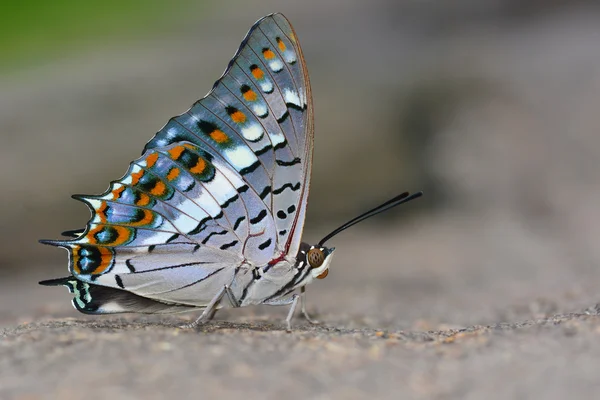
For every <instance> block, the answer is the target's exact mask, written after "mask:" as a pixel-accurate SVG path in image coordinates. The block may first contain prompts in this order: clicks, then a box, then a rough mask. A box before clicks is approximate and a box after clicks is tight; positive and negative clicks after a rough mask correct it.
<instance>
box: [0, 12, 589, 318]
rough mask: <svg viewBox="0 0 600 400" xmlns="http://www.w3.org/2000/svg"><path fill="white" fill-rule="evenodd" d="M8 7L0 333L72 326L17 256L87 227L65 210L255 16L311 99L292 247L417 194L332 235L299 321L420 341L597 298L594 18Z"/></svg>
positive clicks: (47, 263) (33, 267)
mask: <svg viewBox="0 0 600 400" xmlns="http://www.w3.org/2000/svg"><path fill="white" fill-rule="evenodd" d="M10 3H12V5H11V4H9V5H4V11H3V12H2V13H0V49H1V51H0V135H1V137H2V140H1V142H0V171H2V172H1V173H0V187H1V188H2V190H1V193H0V202H1V204H2V207H0V235H1V237H2V240H0V323H15V322H22V321H26V320H31V318H39V317H45V316H48V315H49V314H50V313H54V314H59V315H63V316H77V317H79V316H80V315H77V314H76V312H75V311H74V310H72V309H71V307H70V304H69V300H70V296H69V295H67V294H66V293H65V292H64V290H59V289H54V288H45V287H41V286H37V281H38V280H40V279H44V278H50V277H54V276H61V275H64V274H65V273H66V265H67V260H66V254H65V253H64V252H63V251H61V250H58V249H54V248H50V247H45V246H42V245H40V244H38V243H37V240H38V239H41V238H58V237H59V235H60V232H61V231H63V230H67V229H75V228H79V227H83V226H84V225H85V223H86V221H87V219H88V217H89V213H88V211H87V209H86V207H85V206H84V205H83V204H82V203H79V202H76V201H74V200H71V199H70V195H71V194H73V193H89V194H97V193H101V192H103V191H104V190H105V189H106V187H107V185H108V182H109V181H110V180H112V179H116V178H118V177H120V176H121V175H122V174H123V173H124V172H125V171H126V169H127V166H128V163H129V162H130V161H131V160H133V159H135V158H137V157H138V156H139V154H140V152H141V149H142V148H143V145H144V144H145V143H146V141H147V140H149V139H150V138H151V137H152V136H153V135H154V133H155V132H156V131H157V130H158V129H160V127H162V126H163V124H164V123H165V122H166V121H167V120H168V119H169V118H170V117H171V116H173V115H176V114H180V113H182V112H184V111H185V110H186V109H187V108H188V107H189V106H190V105H191V104H192V103H193V102H194V101H196V100H197V99H199V98H200V97H202V96H203V95H204V94H205V93H206V92H208V90H209V89H210V88H211V87H212V84H213V82H214V81H215V80H216V78H218V77H219V76H220V75H221V73H222V71H223V69H224V68H225V66H226V65H227V62H228V61H229V59H230V57H231V56H232V55H233V53H234V51H235V50H236V49H237V48H238V45H239V42H240V40H241V39H242V38H243V36H244V35H245V33H246V32H247V30H248V29H249V28H250V26H251V25H252V24H253V23H254V22H255V21H256V20H257V19H259V18H260V17H262V16H263V15H265V14H268V13H270V12H274V11H280V12H283V13H284V14H285V15H286V16H287V17H288V18H289V19H290V20H291V21H292V23H293V25H294V27H295V29H296V31H297V33H298V36H299V38H300V42H301V44H302V47H303V49H304V53H305V57H306V60H307V64H308V68H309V71H310V75H311V81H312V87H313V96H314V104H315V113H316V147H315V155H314V168H313V177H312V190H311V197H310V203H309V214H308V221H307V225H306V226H307V229H306V235H305V236H306V240H308V241H315V240H318V239H319V238H320V237H321V236H322V235H324V234H326V233H327V232H328V231H329V230H330V229H332V228H334V227H336V226H337V225H338V224H340V223H341V222H344V221H345V220H347V219H349V218H351V217H353V216H354V215H355V214H356V213H358V212H361V211H363V210H365V209H366V208H368V207H371V206H373V205H376V204H378V203H380V202H382V201H383V200H386V199H387V198H389V197H390V196H392V195H395V194H397V193H399V192H401V191H404V190H410V191H416V190H424V191H425V194H426V195H425V197H424V198H422V199H420V200H418V201H416V202H414V203H410V204H408V205H406V206H403V207H402V209H396V210H394V211H393V212H390V213H388V214H386V216H385V217H379V218H374V219H373V220H372V221H370V222H368V223H364V224H363V225H359V226H357V227H355V228H353V229H352V230H349V231H348V232H345V233H344V234H342V235H340V236H338V237H337V238H336V239H335V240H334V241H332V243H331V244H332V245H335V246H336V248H337V249H338V251H337V252H336V260H335V262H334V265H333V268H332V270H331V273H330V275H329V277H328V278H327V279H326V280H324V281H322V282H317V283H316V284H314V285H312V286H311V287H310V289H309V292H310V293H309V294H310V295H311V297H310V299H309V304H310V305H311V307H313V308H315V309H318V310H319V312H321V313H324V314H326V315H332V316H333V315H343V314H344V313H348V314H353V315H360V316H364V321H366V322H365V323H366V324H369V321H373V320H374V321H376V323H377V324H379V325H380V326H392V327H396V328H398V329H433V328H435V327H439V326H441V325H443V324H446V325H450V326H461V325H465V324H474V323H487V322H490V321H498V320H505V319H509V318H516V317H519V316H524V315H532V314H533V315H540V314H548V313H553V312H558V311H561V310H569V309H575V308H577V307H585V306H589V305H592V304H594V302H596V301H597V300H598V299H599V298H600V291H599V290H598V287H599V286H600V268H598V263H599V262H600V247H599V246H598V239H599V238H600V211H599V210H598V207H599V204H600V169H599V168H598V161H599V160H600V132H599V126H600V109H599V105H600V12H599V11H600V10H599V9H598V8H599V7H598V6H597V2H594V1H592V0H590V1H584V0H580V1H566V0H562V1H561V0H552V1H549V0H546V1H541V0H519V1H517V0H454V1H452V2H447V1H442V0H428V1H411V0H374V1H368V2H367V1H359V0H344V1H341V0H338V1H333V0H331V1H316V0H307V1H302V2H288V1H284V2H282V1H273V0H263V1H260V2H259V1H253V2H245V1H241V0H238V1H228V2H216V1H212V0H196V1H193V0H176V1H171V2H168V3H167V2H162V1H158V0H145V1H141V0H139V1H138V0H135V1H133V0H132V1H129V2H121V1H112V0H110V1H109V0H103V1H86V2H80V1H74V0H60V1H58V0H57V1H54V2H42V1H39V0H27V1H21V2H10ZM331 318H334V317H331ZM369 318H370V319H369ZM326 319H327V318H326Z"/></svg>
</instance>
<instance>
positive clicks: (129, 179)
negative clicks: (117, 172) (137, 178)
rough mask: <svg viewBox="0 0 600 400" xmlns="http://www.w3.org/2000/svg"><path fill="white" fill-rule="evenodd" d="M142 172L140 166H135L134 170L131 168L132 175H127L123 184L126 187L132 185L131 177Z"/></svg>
mask: <svg viewBox="0 0 600 400" xmlns="http://www.w3.org/2000/svg"><path fill="white" fill-rule="evenodd" d="M141 170H142V168H140V166H139V165H137V164H135V165H134V166H133V168H131V173H130V174H129V175H127V176H126V177H125V179H123V180H122V181H121V182H123V183H124V184H125V185H130V184H131V179H132V178H131V175H133V174H137V173H138V172H140V171H141Z"/></svg>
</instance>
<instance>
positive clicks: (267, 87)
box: [260, 79, 273, 93]
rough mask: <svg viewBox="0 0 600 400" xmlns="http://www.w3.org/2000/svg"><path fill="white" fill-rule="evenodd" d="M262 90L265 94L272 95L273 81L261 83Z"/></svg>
mask: <svg viewBox="0 0 600 400" xmlns="http://www.w3.org/2000/svg"><path fill="white" fill-rule="evenodd" d="M260 88H261V89H262V91H263V92H267V93H270V92H272V91H273V83H271V81H269V80H267V79H265V80H264V81H262V82H261V83H260Z"/></svg>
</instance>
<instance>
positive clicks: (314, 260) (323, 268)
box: [306, 246, 335, 279]
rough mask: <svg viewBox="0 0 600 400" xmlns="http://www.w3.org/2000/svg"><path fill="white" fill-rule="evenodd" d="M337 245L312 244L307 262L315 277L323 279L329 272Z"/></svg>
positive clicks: (307, 254)
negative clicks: (328, 246)
mask: <svg viewBox="0 0 600 400" xmlns="http://www.w3.org/2000/svg"><path fill="white" fill-rule="evenodd" d="M334 250H335V247H330V248H327V247H323V246H311V247H310V249H309V250H308V251H307V252H306V263H307V264H308V265H309V266H310V268H311V272H310V273H311V275H312V277H313V278H317V279H323V278H325V277H326V276H327V274H328V273H329V264H330V263H331V259H332V256H333V251H334Z"/></svg>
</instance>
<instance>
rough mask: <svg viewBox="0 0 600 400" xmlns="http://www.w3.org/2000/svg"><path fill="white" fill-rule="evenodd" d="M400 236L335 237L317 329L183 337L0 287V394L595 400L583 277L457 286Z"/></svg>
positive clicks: (53, 296)
mask: <svg viewBox="0 0 600 400" xmlns="http://www.w3.org/2000/svg"><path fill="white" fill-rule="evenodd" d="M408 233H409V232H405V233H404V234H401V235H398V236H396V237H392V235H390V232H384V233H381V232H379V233H377V232H371V231H369V230H366V231H365V230H360V231H358V232H356V233H354V234H348V236H347V237H344V238H343V239H342V238H340V239H339V240H338V241H336V246H337V248H338V250H337V252H338V253H336V257H337V259H336V260H335V264H334V265H333V269H332V271H331V273H330V275H329V276H328V277H327V279H325V280H323V281H319V282H316V283H315V284H313V285H312V286H310V287H309V290H308V294H309V303H308V304H309V311H311V312H312V313H313V314H316V316H317V317H318V319H319V320H320V321H321V325H319V326H311V325H309V324H307V323H306V322H305V321H303V320H302V319H300V318H297V319H296V321H295V325H294V327H295V328H294V331H293V332H292V333H286V332H285V330H284V324H283V320H282V319H283V317H284V316H285V310H284V309H282V308H271V307H254V308H246V309H240V310H227V311H222V312H220V313H219V314H217V318H216V320H215V321H213V322H211V323H210V324H208V325H206V326H203V327H202V328H200V329H199V330H197V331H193V330H183V329H180V328H178V325H180V324H181V323H182V322H185V321H189V320H190V319H191V318H194V317H195V316H196V314H195V313H194V314H188V315H181V316H164V317H155V316H151V317H146V316H126V317H120V316H112V317H110V316H109V317H87V316H82V315H80V314H77V313H76V311H74V310H72V309H71V308H70V305H69V304H68V300H69V299H70V296H69V295H68V294H67V293H65V292H66V290H59V289H58V288H43V287H37V286H36V285H35V283H36V280H38V279H40V278H43V277H47V276H48V272H43V271H41V270H40V269H36V270H35V271H38V272H35V273H34V274H31V275H29V276H27V279H19V280H15V281H13V282H10V281H8V280H4V281H3V284H2V287H0V301H1V302H2V304H3V305H5V306H9V305H10V306H11V307H3V314H2V318H1V319H0V326H3V327H4V329H3V331H2V333H1V336H0V338H1V339H0V371H1V374H0V377H1V378H0V398H3V399H4V398H6V399H13V398H15V399H38V398H40V399H41V398H61V399H79V398H87V399H105V398H109V397H112V398H119V399H121V398H123V399H127V398H132V399H133V398H150V399H161V398H165V397H168V396H172V397H176V398H223V399H228V398H238V397H239V396H247V397H248V398H266V399H280V398H293V399H295V398H298V399H306V398H315V399H346V398H349V399H353V398H357V399H359V398H374V397H375V398H386V399H387V398H389V399H397V398H403V399H413V398H414V399H481V398H484V397H485V398H488V399H530V398H543V399H564V398H568V397H572V398H577V399H595V398H597V393H598V390H600V380H598V378H597V370H598V359H599V357H600V345H599V344H598V343H599V340H600V306H596V305H595V304H596V302H597V300H598V298H599V296H597V295H595V294H594V293H593V287H594V286H595V285H594V284H593V283H594V282H597V281H598V279H599V277H598V273H597V271H596V274H595V275H594V274H589V273H588V274H584V273H581V271H579V273H573V274H572V275H571V279H570V280H569V281H568V282H567V281H565V280H564V279H563V272H562V268H557V269H555V270H550V269H546V270H543V269H539V268H537V267H528V266H519V265H517V264H514V265H513V266H510V265H506V266H505V267H504V268H499V271H498V272H497V274H496V276H495V279H493V280H489V279H485V280H482V281H481V282H479V283H478V284H477V285H473V283H472V282H470V279H473V278H472V277H473V275H474V274H473V273H472V271H469V268H470V267H469V266H468V263H466V262H464V261H465V260H460V261H458V262H452V261H451V262H447V263H445V264H444V265H443V267H444V268H439V267H440V266H439V265H438V266H437V267H435V266H433V265H432V264H430V261H429V260H430V259H431V257H432V256H431V255H430V254H429V255H428V254H427V242H425V241H424V240H423V239H424V238H428V237H430V235H431V232H428V231H427V227H423V226H422V227H420V228H419V229H417V232H416V233H414V232H413V233H412V234H411V235H408ZM395 241H396V243H394V242H395ZM473 245H474V246H478V247H485V246H486V243H485V240H483V241H481V242H479V243H473ZM365 248H368V251H365ZM399 254H404V256H402V257H398V255H399ZM436 257H442V258H443V257H444V254H443V253H441V252H438V254H437V255H436ZM399 259H401V260H399ZM427 265H431V267H427ZM62 268H64V267H62V266H61V269H62ZM519 269H521V271H519ZM48 270H49V269H48ZM58 273H60V272H58ZM461 276H462V277H465V278H461ZM468 276H471V278H467V277H468ZM522 277H524V278H522ZM52 289H54V290H52Z"/></svg>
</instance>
